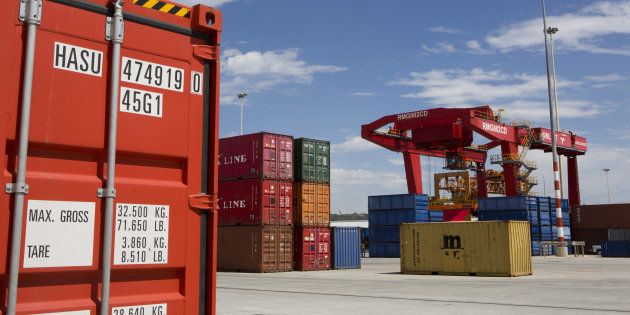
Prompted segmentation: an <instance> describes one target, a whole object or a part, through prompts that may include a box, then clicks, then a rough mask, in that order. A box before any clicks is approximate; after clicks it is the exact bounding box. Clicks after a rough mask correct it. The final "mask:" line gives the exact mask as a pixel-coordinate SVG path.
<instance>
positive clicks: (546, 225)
mask: <svg viewBox="0 0 630 315" xmlns="http://www.w3.org/2000/svg"><path fill="white" fill-rule="evenodd" d="M554 204H555V202H554V201H553V198H550V197H532V196H530V197H525V196H514V197H493V198H483V199H479V201H478V206H479V208H478V213H477V215H478V217H479V221H496V220H519V221H529V223H530V232H531V240H532V246H531V247H532V255H540V248H539V245H538V242H540V241H553V240H555V239H557V236H558V235H557V231H558V230H557V227H556V215H555V207H554ZM562 205H563V207H562V223H563V227H564V238H565V241H567V242H569V243H570V242H571V240H572V239H571V225H570V218H569V208H568V201H566V200H563V203H562ZM571 250H572V248H571V247H570V246H569V251H571Z"/></svg>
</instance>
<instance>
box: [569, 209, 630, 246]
mask: <svg viewBox="0 0 630 315" xmlns="http://www.w3.org/2000/svg"><path fill="white" fill-rule="evenodd" d="M571 220H572V223H573V225H572V230H573V236H574V239H575V240H576V241H584V242H586V251H587V252H589V251H592V250H593V245H601V244H602V242H605V241H609V240H610V241H615V240H619V241H622V240H624V239H623V237H618V236H617V234H618V233H615V232H613V231H612V230H616V229H630V204H627V203H626V204H603V205H582V206H576V207H573V208H572V211H571ZM609 231H610V232H611V233H609ZM609 236H610V237H609Z"/></svg>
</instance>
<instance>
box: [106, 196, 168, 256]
mask: <svg viewBox="0 0 630 315" xmlns="http://www.w3.org/2000/svg"><path fill="white" fill-rule="evenodd" d="M168 213H169V206H167V205H146V204H130V203H119V204H116V221H115V222H114V224H115V225H116V226H115V231H116V236H115V240H114V244H115V245H114V264H116V265H138V264H166V263H167V262H168V222H169V219H168Z"/></svg>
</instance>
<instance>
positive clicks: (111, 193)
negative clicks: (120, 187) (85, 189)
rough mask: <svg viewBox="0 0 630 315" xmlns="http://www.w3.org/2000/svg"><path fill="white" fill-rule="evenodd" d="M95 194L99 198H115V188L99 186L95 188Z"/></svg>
mask: <svg viewBox="0 0 630 315" xmlns="http://www.w3.org/2000/svg"><path fill="white" fill-rule="evenodd" d="M96 195H97V196H98V197H99V198H116V189H115V188H112V189H107V188H99V189H97V190H96Z"/></svg>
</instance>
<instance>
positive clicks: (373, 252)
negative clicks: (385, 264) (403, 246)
mask: <svg viewBox="0 0 630 315" xmlns="http://www.w3.org/2000/svg"><path fill="white" fill-rule="evenodd" d="M370 257H397V258H400V243H377V242H370Z"/></svg>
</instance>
